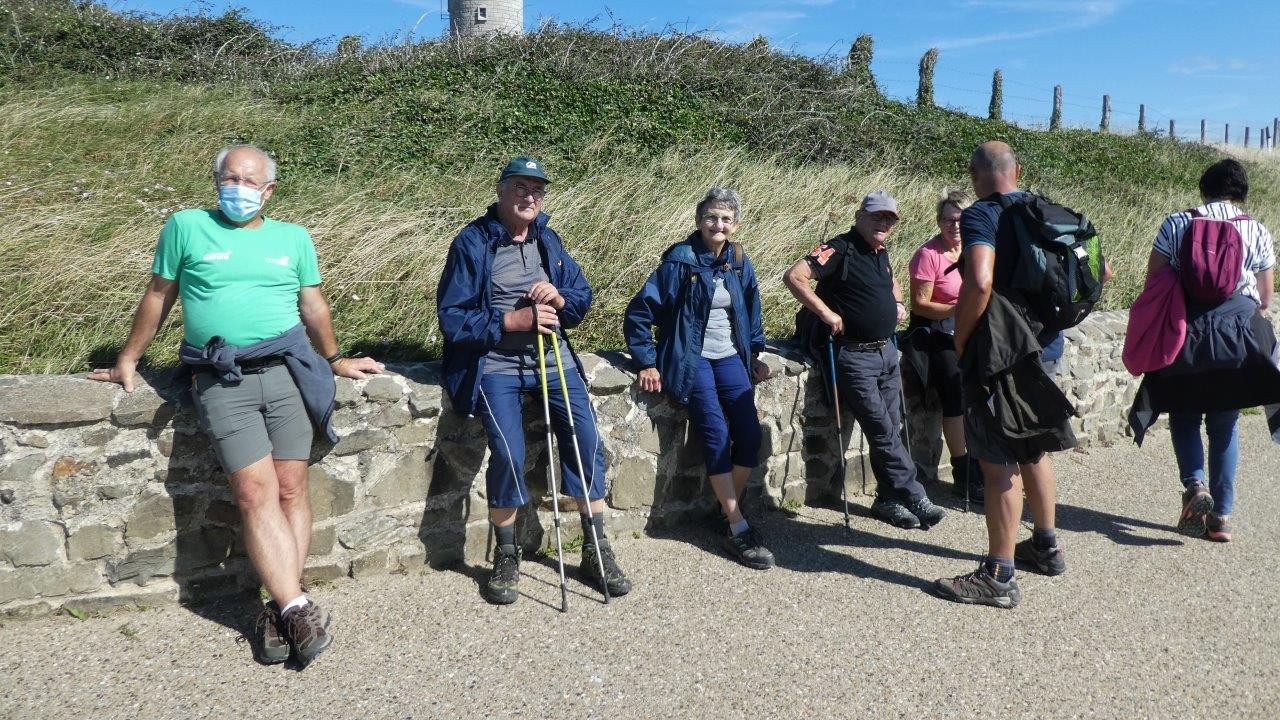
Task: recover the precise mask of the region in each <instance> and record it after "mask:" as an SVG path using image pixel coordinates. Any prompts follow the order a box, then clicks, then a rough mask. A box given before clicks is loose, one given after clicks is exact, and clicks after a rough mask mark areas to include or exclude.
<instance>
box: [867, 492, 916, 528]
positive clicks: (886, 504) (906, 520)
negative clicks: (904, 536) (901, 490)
mask: <svg viewBox="0 0 1280 720" xmlns="http://www.w3.org/2000/svg"><path fill="white" fill-rule="evenodd" d="M871 514H872V515H874V516H876V517H878V518H880V519H881V520H883V521H885V522H887V523H889V524H890V525H893V526H894V527H900V528H902V529H903V530H913V529H915V528H918V527H920V518H918V517H916V514H915V513H913V512H911V511H910V510H908V509H907V506H906V505H903V504H902V503H900V502H898V501H897V500H893V499H891V498H886V497H878V498H876V499H875V502H873V503H871Z"/></svg>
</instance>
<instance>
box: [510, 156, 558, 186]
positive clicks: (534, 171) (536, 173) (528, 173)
mask: <svg viewBox="0 0 1280 720" xmlns="http://www.w3.org/2000/svg"><path fill="white" fill-rule="evenodd" d="M513 175H523V176H524V177H531V178H538V179H539V180H542V181H544V182H551V178H549V177H547V174H546V173H545V172H543V171H542V163H540V162H538V160H537V159H536V158H532V157H529V156H528V155H517V156H516V157H513V158H511V161H510V162H508V163H507V166H506V167H504V168H502V174H501V175H499V176H498V182H502V181H503V180H506V179H507V178H509V177H512V176H513Z"/></svg>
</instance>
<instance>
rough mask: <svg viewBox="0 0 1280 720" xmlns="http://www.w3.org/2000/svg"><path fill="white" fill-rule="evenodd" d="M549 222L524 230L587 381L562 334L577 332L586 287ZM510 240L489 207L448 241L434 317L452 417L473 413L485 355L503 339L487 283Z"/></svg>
mask: <svg viewBox="0 0 1280 720" xmlns="http://www.w3.org/2000/svg"><path fill="white" fill-rule="evenodd" d="M550 219H551V218H550V217H549V216H548V215H547V214H546V213H538V217H537V218H536V219H535V220H534V221H533V223H532V224H531V225H530V226H529V237H530V238H537V240H538V249H539V251H540V253H541V255H542V268H543V270H545V271H546V273H547V278H548V279H549V280H550V281H551V284H552V285H555V286H556V289H557V290H559V291H560V295H561V297H563V298H564V308H562V309H561V310H560V312H559V313H557V314H558V315H559V317H560V335H561V337H563V338H564V340H565V344H566V345H568V346H569V355H570V356H571V357H572V358H573V362H574V365H575V366H577V368H578V373H579V374H580V375H582V376H583V382H586V373H585V372H584V371H583V368H582V363H581V362H580V361H579V360H578V356H577V354H576V353H574V352H573V346H572V345H570V344H569V340H568V337H567V336H566V335H565V333H564V331H565V330H567V329H570V328H575V327H577V326H578V325H579V324H580V323H581V322H582V318H583V317H585V316H586V314H587V310H588V309H589V308H590V307H591V286H590V285H588V284H587V278H586V277H585V276H584V275H583V274H582V268H581V267H580V266H579V265H578V263H576V262H574V261H573V258H571V257H569V253H568V252H566V251H565V249H564V242H563V241H562V240H561V239H560V236H559V235H557V234H556V232H555V231H554V230H552V229H551V228H549V227H547V221H548V220H550ZM510 237H511V234H510V233H509V232H507V228H506V227H505V226H504V225H503V224H502V223H501V222H500V221H499V220H498V214H497V204H496V203H495V204H493V205H490V206H489V209H488V211H486V212H485V214H484V215H482V216H480V217H478V218H476V219H475V220H472V221H471V222H470V223H469V224H468V225H467V226H466V227H465V228H463V229H462V232H460V233H458V236H457V237H455V238H454V239H453V244H451V245H450V246H449V257H448V259H447V260H446V261H445V264H444V272H442V273H441V274H440V285H439V286H437V288H436V317H437V318H438V319H439V321H440V333H441V335H442V336H443V337H444V357H443V358H442V359H441V366H442V370H443V376H444V377H443V378H442V381H441V384H442V385H443V386H444V391H445V392H446V393H448V394H449V401H450V402H451V403H452V404H453V410H454V412H456V413H459V414H461V415H473V414H475V406H476V398H477V397H479V395H480V382H479V380H480V376H481V375H483V374H484V360H485V355H486V354H488V352H489V350H490V349H491V348H492V347H493V346H494V345H497V344H498V340H499V339H501V338H502V313H501V312H500V311H498V310H496V309H494V308H493V307H492V299H493V286H492V283H491V282H490V278H491V276H492V273H493V256H494V253H495V252H497V249H498V245H499V244H500V243H502V242H503V241H504V240H507V239H508V238H510ZM535 354H536V353H535ZM548 371H550V368H548Z"/></svg>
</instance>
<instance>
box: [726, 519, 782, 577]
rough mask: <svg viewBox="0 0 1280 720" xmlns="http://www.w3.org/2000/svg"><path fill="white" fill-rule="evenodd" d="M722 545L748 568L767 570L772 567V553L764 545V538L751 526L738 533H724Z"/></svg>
mask: <svg viewBox="0 0 1280 720" xmlns="http://www.w3.org/2000/svg"><path fill="white" fill-rule="evenodd" d="M724 546H725V548H726V549H728V551H729V554H730V555H732V556H734V557H735V558H737V560H738V562H740V563H742V564H743V565H746V566H747V567H749V568H752V569H755V570H768V569H769V568H771V567H773V553H771V552H769V548H767V547H765V546H764V539H763V538H761V537H760V533H758V532H756V529H755V528H753V527H749V528H747V529H746V531H745V532H742V533H739V534H738V535H725V538H724Z"/></svg>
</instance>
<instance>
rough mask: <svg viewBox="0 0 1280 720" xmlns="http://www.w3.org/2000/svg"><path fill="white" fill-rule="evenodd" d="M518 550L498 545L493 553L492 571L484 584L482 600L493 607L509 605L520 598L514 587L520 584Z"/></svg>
mask: <svg viewBox="0 0 1280 720" xmlns="http://www.w3.org/2000/svg"><path fill="white" fill-rule="evenodd" d="M521 555H522V553H521V552H520V548H519V547H517V546H515V545H499V546H497V547H496V548H494V551H493V570H491V571H490V572H489V579H488V581H486V582H485V584H484V599H485V600H488V601H489V602H491V603H493V604H494V605H510V604H511V603H513V602H515V601H516V598H518V597H520V593H519V592H517V590H516V586H517V585H518V584H519V583H520V556H521Z"/></svg>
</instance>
